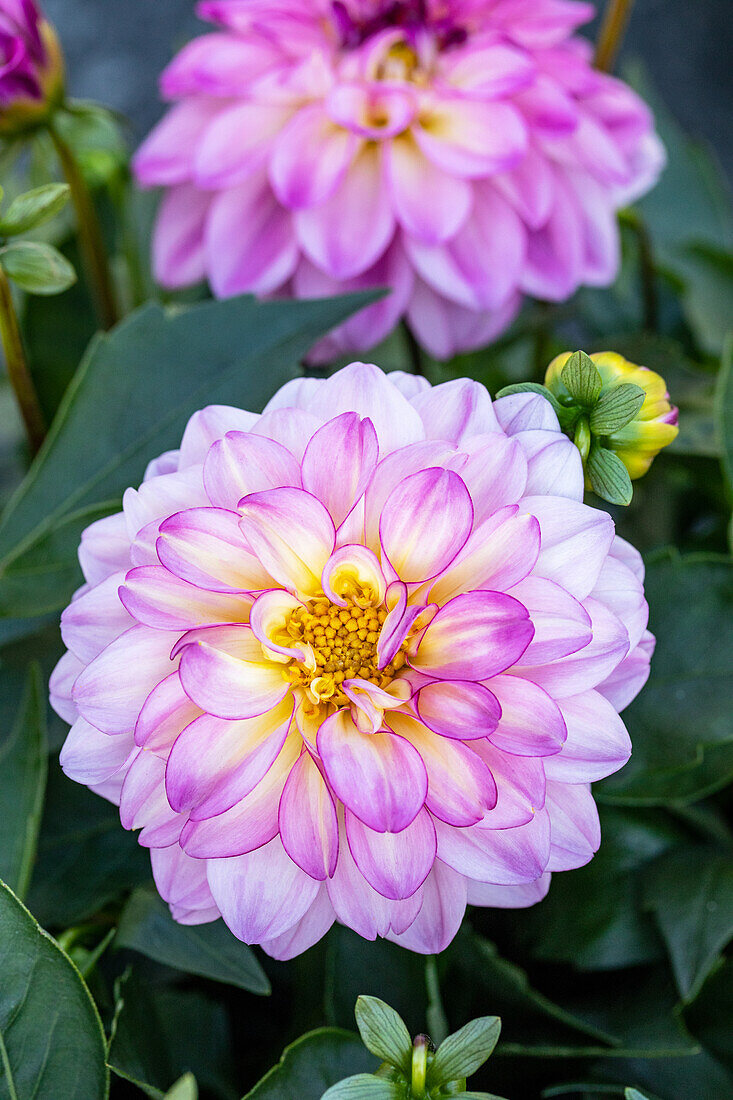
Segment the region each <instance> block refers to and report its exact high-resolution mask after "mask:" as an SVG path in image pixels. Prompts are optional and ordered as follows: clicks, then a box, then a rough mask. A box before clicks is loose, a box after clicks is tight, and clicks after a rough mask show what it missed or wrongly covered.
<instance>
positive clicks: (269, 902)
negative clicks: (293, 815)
mask: <svg viewBox="0 0 733 1100" xmlns="http://www.w3.org/2000/svg"><path fill="white" fill-rule="evenodd" d="M208 876H209V886H210V887H211V893H212V894H213V895H214V899H215V901H216V904H217V905H218V906H219V909H220V910H221V915H222V917H223V918H224V920H225V922H226V924H227V925H228V926H229V928H230V929H231V931H232V932H233V933H234V935H235V936H236V937H237V939H240V940H243V941H244V942H245V943H259V942H260V941H261V940H271V939H275V938H276V937H278V936H282V935H283V934H284V933H285V932H287V931H288V929H289V928H292V927H293V925H294V924H296V923H297V922H298V921H299V920H300V918H301V917H302V916H303V915H304V914H305V913H306V912H307V910H308V909H309V908H310V906H311V905H312V904H313V902H314V900H315V897H316V894H317V893H318V882H317V881H316V880H315V879H312V878H311V877H310V875H307V874H306V873H305V871H301V869H300V867H298V866H296V864H295V863H293V861H292V860H291V858H290V856H289V855H288V854H287V852H286V851H285V849H284V848H283V846H282V844H281V842H280V840H279V839H275V840H273V841H271V842H270V843H269V844H266V845H265V846H264V847H263V848H258V849H257V850H256V851H254V852H249V853H247V855H242V856H235V857H233V858H230V859H215V860H211V861H209V864H208Z"/></svg>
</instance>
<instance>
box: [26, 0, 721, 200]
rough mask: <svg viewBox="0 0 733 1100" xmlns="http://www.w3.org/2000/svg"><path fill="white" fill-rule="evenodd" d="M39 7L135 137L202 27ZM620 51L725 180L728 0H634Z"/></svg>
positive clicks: (82, 85)
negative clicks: (163, 81) (636, 62)
mask: <svg viewBox="0 0 733 1100" xmlns="http://www.w3.org/2000/svg"><path fill="white" fill-rule="evenodd" d="M599 6H600V5H599ZM44 7H45V9H46V11H47V13H48V16H49V18H50V19H51V20H52V21H53V22H54V23H55V24H56V26H57V28H58V30H59V32H60V34H61V38H62V40H63V42H64V46H65V48H66V52H67V57H68V63H69V72H70V83H71V88H72V92H73V93H74V94H75V95H78V96H82V97H89V98H92V99H98V100H100V101H102V102H104V103H107V104H108V105H109V106H112V107H114V108H116V109H117V110H119V111H122V112H123V113H124V114H125V115H127V116H128V118H129V119H130V121H131V124H132V129H133V138H134V140H135V141H137V140H139V139H140V138H141V137H142V136H143V135H144V133H145V132H146V131H147V130H148V129H149V128H150V127H151V126H152V124H153V123H154V122H155V121H156V119H157V118H158V117H159V115H160V113H161V111H162V106H161V104H160V102H159V99H158V92H157V84H156V80H157V75H158V73H159V72H160V70H161V69H162V68H163V66H164V65H165V64H166V62H167V61H168V60H169V59H170V57H171V56H172V54H173V52H174V51H175V49H176V48H177V47H179V46H181V45H182V44H183V43H184V42H186V41H187V40H188V39H189V38H190V37H192V35H193V34H195V33H197V31H201V30H203V29H204V25H203V24H201V23H200V22H198V21H197V20H196V18H195V16H194V14H193V12H194V0H44ZM625 53H626V55H627V56H629V57H641V59H642V60H643V61H644V64H645V66H646V68H647V70H648V72H649V74H650V76H651V78H652V81H653V83H654V84H655V85H656V87H657V89H658V90H659V92H660V93H661V96H662V98H663V100H664V101H665V103H666V104H667V106H668V107H670V108H671V109H672V110H673V112H674V114H675V115H676V117H677V119H678V120H679V121H680V122H681V123H682V125H683V126H684V127H685V129H686V130H688V132H689V133H690V134H692V135H693V136H696V137H700V138H705V139H707V140H708V141H709V142H711V143H712V144H713V145H714V146H715V148H716V149H717V151H718V156H719V158H720V160H721V161H722V162H723V164H724V166H725V168H726V171H727V173H728V176H729V178H733V141H732V140H731V129H732V128H731V117H732V116H733V0H636V7H635V9H634V14H633V17H632V22H631V27H630V30H629V34H628V36H627V39H626V47H625Z"/></svg>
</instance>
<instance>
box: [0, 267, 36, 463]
mask: <svg viewBox="0 0 733 1100" xmlns="http://www.w3.org/2000/svg"><path fill="white" fill-rule="evenodd" d="M0 338H1V339H2V344H3V350H4V352H5V365H6V368H7V372H8V379H9V381H10V385H11V386H12V387H13V392H14V394H15V399H16V401H17V402H18V408H19V409H20V414H21V416H22V417H23V423H24V425H25V431H26V435H27V436H28V445H29V446H30V449H31V454H33V455H36V454H37V453H38V451H39V449H40V447H41V444H42V443H43V441H44V439H45V438H46V423H45V421H44V419H43V413H42V412H41V406H40V404H39V401H38V395H37V393H36V390H35V386H34V385H33V379H32V378H31V373H30V371H29V370H28V363H27V361H26V357H25V351H24V349H23V338H22V336H21V335H20V326H19V324H18V317H17V314H16V312H15V305H14V303H13V295H12V293H11V290H10V283H9V282H8V280H7V276H6V275H5V272H4V271H3V270H2V268H0Z"/></svg>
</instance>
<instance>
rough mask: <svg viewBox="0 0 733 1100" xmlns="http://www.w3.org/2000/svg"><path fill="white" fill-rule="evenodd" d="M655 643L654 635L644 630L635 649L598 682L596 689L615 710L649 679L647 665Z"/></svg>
mask: <svg viewBox="0 0 733 1100" xmlns="http://www.w3.org/2000/svg"><path fill="white" fill-rule="evenodd" d="M655 645H656V639H655V637H654V635H653V634H651V633H650V632H649V631H648V630H645V631H644V634H643V635H642V639H641V641H640V642H639V644H638V646H637V647H636V649H633V650H632V651H631V653H629V654H628V656H626V657H624V659H623V661H622V662H621V664H620V665H617V666H616V668H615V669H614V670H613V672H612V673H611V674H610V675H609V676H607V677H606V679H605V680H603V682H602V683H600V684H598V691H600V693H601V695H603V696H604V698H606V699H608V701H609V702H610V703H612V704H613V706H614V707H615V708H616V710H617V711H622V710H624V709H625V708H626V707H627V706H628V705H629V703H630V702H631V701H632V700H633V699H635V698H636V696H637V695H638V694H639V692H640V691H641V689H642V688H643V687H644V684H645V683H646V682H647V680H648V679H649V665H650V661H651V659H652V656H653V654H654V647H655Z"/></svg>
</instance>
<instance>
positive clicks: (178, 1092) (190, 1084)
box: [165, 1073, 199, 1100]
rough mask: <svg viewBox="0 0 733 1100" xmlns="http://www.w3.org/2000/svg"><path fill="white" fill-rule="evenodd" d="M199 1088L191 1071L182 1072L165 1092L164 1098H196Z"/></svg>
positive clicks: (178, 1099)
mask: <svg viewBox="0 0 733 1100" xmlns="http://www.w3.org/2000/svg"><path fill="white" fill-rule="evenodd" d="M198 1095H199V1090H198V1085H197V1084H196V1078H195V1077H194V1075H193V1074H192V1073H184V1075H183V1077H180V1078H179V1079H178V1081H176V1083H175V1085H174V1086H173V1087H172V1088H171V1089H169V1090H168V1092H167V1093H166V1094H165V1100H198Z"/></svg>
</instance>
